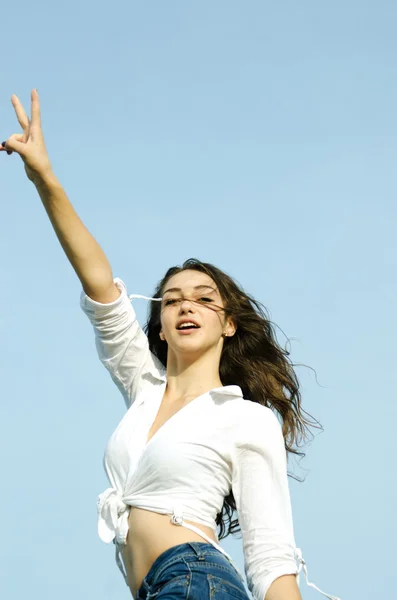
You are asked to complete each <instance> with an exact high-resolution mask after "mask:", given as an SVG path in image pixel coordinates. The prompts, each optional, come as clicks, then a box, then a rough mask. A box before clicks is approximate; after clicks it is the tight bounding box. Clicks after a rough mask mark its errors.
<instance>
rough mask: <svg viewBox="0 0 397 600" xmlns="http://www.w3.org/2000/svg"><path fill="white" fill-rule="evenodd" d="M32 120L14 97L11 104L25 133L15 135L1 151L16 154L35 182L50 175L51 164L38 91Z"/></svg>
mask: <svg viewBox="0 0 397 600" xmlns="http://www.w3.org/2000/svg"><path fill="white" fill-rule="evenodd" d="M31 101H32V107H31V112H32V118H31V120H29V119H28V117H27V115H26V113H25V111H24V108H23V106H22V104H21V102H20V100H19V98H18V96H15V94H14V95H12V96H11V102H12V105H13V107H14V109H15V112H16V115H17V119H18V122H19V124H20V126H21V127H22V129H23V133H14V134H13V135H11V136H10V137H9V138H8V140H7V141H6V142H3V143H2V144H1V146H0V151H3V152H7V154H12V152H16V153H17V154H19V156H20V157H21V158H22V160H23V162H24V164H25V171H26V175H27V176H28V178H29V179H30V180H31V181H33V183H34V182H35V180H36V179H42V178H43V177H44V176H45V175H46V174H48V173H50V172H51V170H52V168H51V163H50V159H49V157H48V154H47V150H46V147H45V143H44V137H43V131H42V129H41V117H40V101H39V94H38V92H37V90H32V95H31Z"/></svg>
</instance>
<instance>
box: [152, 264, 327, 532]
mask: <svg viewBox="0 0 397 600" xmlns="http://www.w3.org/2000/svg"><path fill="white" fill-rule="evenodd" d="M185 270H193V271H199V272H201V273H205V274H206V275H208V276H209V277H211V279H212V280H213V281H214V282H215V283H216V285H217V287H218V290H219V293H220V295H221V297H222V300H223V303H224V309H223V310H224V314H225V316H228V317H230V318H231V319H232V321H233V323H234V325H235V326H236V332H235V334H234V335H233V336H231V337H226V338H225V340H224V345H223V349H222V354H221V359H220V365H219V375H220V379H221V381H222V385H238V386H240V388H241V390H242V392H243V396H244V398H245V399H246V400H247V401H251V402H257V403H258V404H262V405H263V406H267V407H269V408H271V409H272V410H273V411H275V412H276V413H277V414H278V416H279V419H281V422H282V432H283V437H284V443H285V449H286V452H287V453H288V454H287V456H288V455H289V454H295V455H299V456H300V457H302V458H303V457H304V456H305V453H304V452H299V451H298V449H297V448H298V447H299V445H300V443H301V442H302V441H305V440H306V439H307V438H308V437H309V436H310V435H311V432H310V429H309V427H310V426H312V427H316V428H319V429H321V425H319V424H318V421H316V420H315V419H313V417H311V415H309V414H308V413H307V412H306V411H304V410H303V408H302V407H301V394H300V391H299V381H298V378H297V376H296V373H295V371H294V366H298V365H296V364H294V363H292V361H291V360H290V359H289V354H290V353H289V352H288V351H287V350H286V349H283V348H282V347H281V346H280V345H279V343H278V341H277V337H276V334H275V327H274V325H273V323H272V322H271V321H270V319H269V315H268V311H267V309H266V308H265V307H264V306H263V305H262V304H261V303H260V302H258V301H257V300H255V299H254V298H252V297H251V296H250V295H249V294H247V293H246V292H245V291H244V290H243V289H242V288H241V287H240V286H239V285H238V284H237V282H236V281H234V279H232V278H231V277H230V276H229V275H227V274H226V273H224V272H223V271H221V270H220V269H218V268H217V267H215V266H214V265H212V264H209V263H203V262H201V261H199V260H197V259H195V258H190V259H188V260H186V261H185V262H184V263H183V265H182V266H176V267H171V268H170V269H168V271H167V272H166V274H165V276H164V277H163V279H162V280H161V281H160V282H159V283H158V285H157V287H156V291H155V293H154V294H153V298H161V297H162V294H163V290H164V287H165V285H166V283H167V281H168V280H169V279H170V278H171V277H172V276H173V275H176V274H178V273H180V272H182V271H185ZM159 305H160V303H159V302H153V301H152V302H151V303H150V309H149V318H148V321H147V323H146V325H145V327H144V329H145V333H146V335H147V337H148V340H149V348H150V350H151V352H152V353H153V354H154V355H155V356H157V358H158V359H159V360H160V361H161V363H162V364H163V365H164V366H166V365H167V349H168V346H167V344H166V343H164V342H163V341H161V340H160V337H159V333H160V330H161V306H159ZM299 366H300V365H299ZM305 415H307V416H308V417H310V419H307V418H306V417H305ZM288 475H289V476H290V477H293V478H294V479H296V480H298V481H302V480H301V479H299V478H298V477H296V476H295V475H293V474H291V473H288ZM236 510H237V508H236V501H235V498H234V495H233V491H231V492H230V494H229V495H228V496H226V497H225V499H224V504H223V507H222V510H221V512H220V513H218V515H217V518H216V524H217V526H219V528H220V532H219V539H220V540H221V539H223V538H225V537H227V536H228V535H229V534H236V533H238V532H239V531H241V529H240V526H239V521H238V518H236V519H234V520H232V516H233V513H235V512H236Z"/></svg>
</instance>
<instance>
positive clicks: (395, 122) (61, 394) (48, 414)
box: [0, 0, 397, 600]
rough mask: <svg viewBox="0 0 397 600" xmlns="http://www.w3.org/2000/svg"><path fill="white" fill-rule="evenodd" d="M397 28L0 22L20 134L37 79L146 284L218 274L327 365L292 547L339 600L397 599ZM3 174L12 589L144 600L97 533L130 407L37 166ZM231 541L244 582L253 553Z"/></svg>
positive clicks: (135, 274) (383, 18)
mask: <svg viewBox="0 0 397 600" xmlns="http://www.w3.org/2000/svg"><path fill="white" fill-rule="evenodd" d="M396 18H397V4H396V3H395V2H393V1H392V0H389V1H387V0H376V2H375V0H372V1H366V0H360V1H359V0H343V1H342V0H334V1H333V2H318V1H315V0H311V1H309V0H302V1H301V2H295V1H292V0H291V1H280V2H267V1H265V0H249V1H246V2H242V1H240V2H238V1H236V0H214V1H212V2H209V1H208V0H207V1H201V2H197V1H196V2H188V1H187V0H161V1H160V0H157V1H151V2H136V1H131V0H129V1H127V0H113V1H112V2H110V3H109V2H106V3H105V2H103V1H97V2H93V1H92V0H87V1H86V2H81V1H79V2H77V1H76V0H69V1H68V2H65V3H54V2H50V1H49V0H37V1H36V2H34V3H32V2H26V1H25V0H22V1H21V2H15V3H12V2H9V3H6V4H4V6H3V7H2V11H1V42H2V59H1V80H0V91H1V94H0V137H1V139H2V140H3V139H6V138H7V137H8V136H9V135H11V134H12V133H14V132H17V131H18V129H19V126H18V124H17V122H16V118H15V116H14V111H13V108H12V106H11V103H10V96H11V94H13V93H16V94H17V95H19V97H20V98H21V100H22V101H23V102H24V104H25V105H26V106H29V99H30V91H31V89H32V88H34V87H37V88H38V90H39V93H40V97H41V102H42V119H43V128H44V133H45V137H46V141H47V146H48V150H49V153H50V157H51V160H52V164H53V168H54V171H55V173H56V174H57V176H58V177H59V179H60V180H61V182H62V184H63V185H64V186H65V189H66V191H67V193H68V195H69V197H70V199H71V201H72V202H73V204H74V206H75V208H76V210H77V212H78V213H79V215H80V216H81V218H82V219H83V221H84V223H85V224H86V226H87V227H88V228H89V230H90V231H91V232H92V233H93V235H94V236H95V237H96V239H97V240H98V241H99V243H100V244H101V246H102V247H103V249H104V250H105V252H106V254H107V256H108V257H109V260H110V262H111V264H112V267H113V272H114V275H115V276H119V277H121V278H122V279H123V280H124V281H125V282H126V284H127V286H128V290H129V293H138V294H145V295H150V294H151V293H152V292H153V290H154V287H155V284H156V282H157V281H158V280H159V279H160V278H161V277H162V276H163V274H164V272H165V270H166V269H167V268H168V267H169V266H171V265H174V264H179V263H181V262H183V260H185V259H187V258H189V257H197V258H200V259H201V260H204V261H209V262H212V263H214V264H216V265H217V266H219V267H221V268H222V269H224V270H225V271H226V272H228V273H229V274H231V275H232V276H234V277H235V278H236V279H237V280H238V281H239V282H240V283H241V284H242V285H243V286H244V288H245V289H246V290H247V291H248V292H250V293H252V294H253V295H254V296H255V297H256V298H257V299H258V300H260V301H262V302H263V303H264V305H265V306H266V307H267V308H268V309H269V311H270V314H271V317H272V319H273V321H274V322H275V323H276V324H277V325H278V326H279V327H280V328H281V329H282V330H283V331H284V332H285V334H286V335H287V336H288V337H289V338H290V339H291V352H292V355H291V356H292V360H293V361H294V362H299V363H304V364H306V365H309V366H311V367H312V368H313V369H315V371H316V374H317V382H316V378H315V375H314V373H313V372H312V371H311V370H309V369H307V368H304V367H299V368H298V369H297V372H298V376H299V377H300V380H301V383H302V395H303V406H304V407H305V409H306V410H307V411H308V412H309V413H311V414H312V415H313V416H315V417H316V418H318V419H319V420H320V422H321V423H322V425H323V427H324V432H323V433H321V434H316V437H315V439H314V441H313V442H312V443H310V444H309V445H307V447H306V452H307V457H306V458H305V459H304V460H303V461H302V462H301V468H299V467H298V466H295V467H294V471H295V473H296V474H297V475H298V476H301V477H305V478H306V480H305V482H304V483H296V482H295V481H293V480H290V487H291V494H292V503H293V515H294V525H295V537H296V541H297V545H298V546H299V547H301V548H302V551H303V556H304V557H305V559H306V561H307V564H308V570H309V578H310V579H311V580H312V581H314V582H315V583H316V584H317V585H318V586H319V587H320V588H321V589H323V590H325V591H326V592H329V593H331V594H334V595H336V596H340V597H341V598H342V600H348V599H350V598H359V599H360V600H373V598H376V597H377V598H379V597H391V595H392V591H393V590H394V589H395V539H396V536H397V527H396V517H395V511H396V507H397V486H396V478H395V459H394V453H395V441H394V439H395V423H396V419H397V409H396V391H395V390H396V384H397V377H396V368H395V363H396V345H395V340H396V325H397V320H396V312H395V308H396V296H397V286H396V267H397V265H396V250H397V247H396V246H397V243H396V233H395V232H396V217H397V210H396V192H397V184H396V166H395V165H396V157H397V141H396V134H397V116H396V115H397V111H396V106H397V83H396V81H397V80H396V64H397V63H396V60H397V37H396ZM0 159H1V160H0V178H1V199H2V202H1V207H2V215H1V216H2V218H1V222H0V223H1V224H0V227H1V235H0V252H1V273H2V286H1V287H2V293H1V294H0V328H1V329H0V331H1V336H2V340H3V343H2V350H1V380H0V386H1V387H0V398H1V403H0V406H1V414H0V440H1V455H2V457H3V460H2V483H1V494H0V513H1V515H2V523H1V531H2V536H1V537H2V544H1V546H0V595H1V597H4V598H7V599H8V600H20V599H21V598H30V599H31V600H39V599H40V600H50V599H51V600H53V598H54V597H55V598H57V600H69V599H70V598H71V597H73V598H76V599H80V598H81V599H86V598H95V600H107V599H109V600H110V599H112V600H114V599H116V598H117V599H119V600H122V599H123V598H125V599H126V600H127V599H128V598H129V597H130V594H129V591H128V589H127V587H126V586H125V583H124V581H123V579H122V577H121V574H120V573H119V571H118V568H117V566H116V564H115V561H114V547H113V545H111V546H106V544H104V543H103V542H101V541H100V540H99V538H98V536H97V530H96V498H97V494H98V493H100V492H102V491H103V490H104V489H105V488H106V487H107V486H108V483H107V480H106V478H105V474H104V471H103V468H102V455H103V450H104V447H105V445H106V443H107V440H108V438H109V436H110V435H111V433H112V431H113V430H114V428H115V426H116V425H117V423H118V422H119V420H120V418H121V417H122V415H123V413H124V402H123V399H122V397H121V395H120V393H119V391H118V390H117V388H116V386H115V385H114V384H113V382H112V381H111V379H110V377H109V375H108V374H107V372H106V370H105V369H104V368H103V367H102V365H101V364H100V362H99V360H98V359H97V357H96V351H95V346H94V337H93V332H92V329H91V325H90V324H89V322H88V320H87V319H86V317H85V315H84V314H83V312H82V311H81V309H80V307H79V296H80V290H81V286H80V282H79V280H78V279H77V277H76V275H75V274H74V271H73V270H72V268H71V267H70V265H69V263H68V261H67V259H66V257H65V256H64V254H63V251H62V249H61V247H60V245H59V244H58V241H57V239H56V237H55V235H54V233H53V230H52V228H51V225H50V223H49V221H48V218H47V216H46V213H45V211H44V209H43V207H42V205H41V202H40V199H39V197H38V195H37V193H36V191H35V189H34V187H33V185H32V184H31V183H30V182H29V181H28V180H27V178H26V177H25V174H24V170H23V166H22V163H21V161H20V159H19V157H18V156H16V155H13V156H7V155H6V154H5V153H3V154H1V155H0ZM136 307H137V312H138V316H139V318H140V321H141V322H142V323H143V322H144V320H145V317H146V309H147V304H146V302H145V301H143V300H138V301H136ZM279 340H280V343H282V344H283V345H284V344H285V341H286V340H285V337H283V335H282V333H281V332H280V333H279ZM222 546H223V547H224V548H225V549H226V550H227V551H228V552H230V554H231V555H232V556H233V558H234V559H235V561H236V564H237V566H238V567H239V568H241V569H242V568H243V554H242V547H241V540H240V539H233V538H232V537H229V538H227V539H226V540H224V541H222ZM301 590H302V594H303V598H304V600H315V599H317V600H319V599H320V598H321V597H322V596H320V595H319V594H318V592H316V591H314V590H312V589H311V588H308V587H307V586H306V584H305V583H304V580H303V578H302V582H301Z"/></svg>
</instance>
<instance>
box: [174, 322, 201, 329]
mask: <svg viewBox="0 0 397 600" xmlns="http://www.w3.org/2000/svg"><path fill="white" fill-rule="evenodd" d="M184 327H197V325H195V324H194V323H182V325H179V327H178V329H182V328H184Z"/></svg>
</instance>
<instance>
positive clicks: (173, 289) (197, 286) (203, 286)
mask: <svg viewBox="0 0 397 600" xmlns="http://www.w3.org/2000/svg"><path fill="white" fill-rule="evenodd" d="M194 289H195V290H200V289H201V290H202V289H206V290H211V291H212V292H217V290H216V289H215V288H213V287H211V286H210V285H196V286H195V287H194ZM181 291H182V289H181V288H176V287H175V288H169V289H168V290H165V292H164V293H163V295H164V294H167V292H181Z"/></svg>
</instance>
